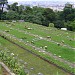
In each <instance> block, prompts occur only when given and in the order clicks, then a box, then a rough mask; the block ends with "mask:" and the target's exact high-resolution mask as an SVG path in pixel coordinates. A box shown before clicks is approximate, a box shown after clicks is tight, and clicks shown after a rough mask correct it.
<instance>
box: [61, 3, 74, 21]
mask: <svg viewBox="0 0 75 75" xmlns="http://www.w3.org/2000/svg"><path fill="white" fill-rule="evenodd" d="M60 17H61V18H62V20H65V22H67V21H73V20H74V19H75V9H74V8H73V5H72V4H70V3H66V4H65V7H64V9H63V11H62V12H61V14H60Z"/></svg>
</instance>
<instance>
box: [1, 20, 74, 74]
mask: <svg viewBox="0 0 75 75" xmlns="http://www.w3.org/2000/svg"><path fill="white" fill-rule="evenodd" d="M12 24H13V25H12ZM74 34H75V32H72V31H68V30H58V29H56V28H53V27H45V26H41V25H37V24H33V23H29V22H22V21H21V22H17V21H15V20H13V21H12V22H0V51H2V50H3V51H7V52H8V53H10V55H11V56H15V58H17V59H18V61H19V59H20V61H19V62H20V63H21V65H22V64H23V68H24V70H25V71H24V72H25V73H26V74H28V75H50V73H51V75H74V74H75V71H74V70H75V57H74V54H75V48H74V46H75V45H74V42H75V39H74ZM0 60H1V58H0ZM3 61H4V60H3ZM4 62H5V61H4ZM5 63H6V62H5ZM7 66H8V65H7ZM45 66H47V67H46V68H47V69H46V68H45ZM9 67H10V66H9ZM38 68H39V69H38ZM52 68H53V69H52ZM10 69H11V70H12V68H11V67H10ZM64 70H65V71H64ZM12 71H13V72H14V73H16V72H15V71H14V70H12ZM16 74H17V75H18V73H16ZM20 75H22V74H20ZM23 75H25V74H23Z"/></svg>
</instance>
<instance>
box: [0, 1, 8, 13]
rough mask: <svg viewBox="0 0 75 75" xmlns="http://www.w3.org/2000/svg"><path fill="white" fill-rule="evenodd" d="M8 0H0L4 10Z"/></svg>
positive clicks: (0, 5) (0, 6)
mask: <svg viewBox="0 0 75 75" xmlns="http://www.w3.org/2000/svg"><path fill="white" fill-rule="evenodd" d="M7 3H8V1H7V0H0V8H1V10H2V12H3V8H4V5H5V4H6V5H7Z"/></svg>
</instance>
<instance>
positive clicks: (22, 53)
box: [0, 37, 68, 75]
mask: <svg viewBox="0 0 75 75" xmlns="http://www.w3.org/2000/svg"><path fill="white" fill-rule="evenodd" d="M3 40H4V39H3V38H1V37H0V41H1V42H3V43H1V46H0V50H1V49H3V48H4V50H5V49H7V50H9V51H10V53H14V54H15V56H16V55H18V57H17V59H18V60H20V59H22V60H23V62H27V63H28V64H27V67H26V68H27V69H29V71H30V75H31V74H37V73H39V72H41V73H43V74H44V75H50V74H51V75H56V73H57V72H58V74H59V75H68V74H67V73H65V72H64V71H62V70H60V69H58V68H57V67H55V66H53V65H52V64H49V63H47V62H45V61H43V60H41V59H40V58H38V57H36V56H35V55H32V54H31V53H29V52H27V51H26V50H23V49H21V48H19V47H18V46H16V45H14V44H11V43H10V42H8V41H6V40H4V41H5V42H4V41H3ZM4 43H5V47H3V46H4ZM32 67H33V68H34V70H30V68H32ZM38 68H39V69H38Z"/></svg>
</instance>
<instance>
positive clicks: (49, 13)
mask: <svg viewBox="0 0 75 75" xmlns="http://www.w3.org/2000/svg"><path fill="white" fill-rule="evenodd" d="M43 16H44V17H46V19H47V20H48V21H49V22H53V21H55V13H54V11H53V10H52V9H50V8H46V9H45V10H44V12H43Z"/></svg>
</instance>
